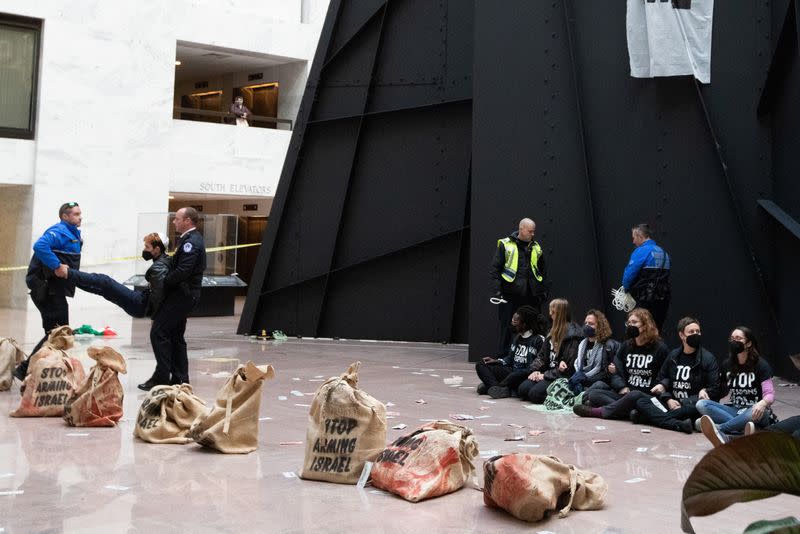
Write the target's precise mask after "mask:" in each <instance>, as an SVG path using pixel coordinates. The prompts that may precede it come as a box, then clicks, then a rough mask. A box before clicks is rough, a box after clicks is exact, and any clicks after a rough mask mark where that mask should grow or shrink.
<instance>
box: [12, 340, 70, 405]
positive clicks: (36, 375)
mask: <svg viewBox="0 0 800 534" xmlns="http://www.w3.org/2000/svg"><path fill="white" fill-rule="evenodd" d="M74 340H75V338H74V337H73V336H72V330H70V328H69V327H68V326H61V327H58V328H56V329H54V330H52V331H51V332H50V335H49V336H48V338H47V341H45V343H44V345H42V348H41V349H39V350H38V351H36V354H34V355H33V356H31V359H30V363H29V365H28V374H27V376H25V381H24V382H23V383H22V386H21V387H20V391H21V393H22V398H21V399H20V401H19V407H18V408H17V409H16V410H14V411H13V412H11V413H9V415H10V416H11V417H61V416H63V415H64V404H65V403H66V402H67V399H69V398H70V397H71V396H72V394H73V393H74V392H75V390H76V389H78V386H79V385H80V384H81V383H82V382H83V381H84V379H85V378H86V373H85V372H84V370H83V365H81V362H80V361H78V360H77V359H76V358H72V357H70V355H69V354H67V352H66V351H67V349H71V348H72V345H73V342H74Z"/></svg>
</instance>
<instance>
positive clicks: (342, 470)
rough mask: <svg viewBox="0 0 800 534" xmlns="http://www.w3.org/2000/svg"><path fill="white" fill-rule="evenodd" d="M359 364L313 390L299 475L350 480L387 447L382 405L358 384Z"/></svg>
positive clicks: (354, 481) (312, 477)
mask: <svg viewBox="0 0 800 534" xmlns="http://www.w3.org/2000/svg"><path fill="white" fill-rule="evenodd" d="M360 366H361V362H355V363H353V364H352V365H350V367H348V368H347V372H346V373H344V374H343V375H341V376H339V377H332V378H329V379H328V380H326V381H325V382H324V383H323V384H322V385H321V386H320V387H319V389H318V390H317V392H316V394H315V395H314V400H313V401H311V409H310V410H309V412H308V431H307V433H306V456H305V460H304V461H303V467H302V469H301V470H300V477H301V478H305V479H309V480H323V481H326V482H338V483H340V484H355V483H356V482H358V479H359V477H360V476H361V471H362V470H363V468H364V462H367V461H369V460H373V459H374V458H375V457H376V456H377V455H378V454H379V453H380V452H381V451H382V450H383V449H384V447H386V407H385V406H384V405H383V404H382V403H381V402H379V401H378V400H376V399H374V398H373V397H371V396H370V395H368V394H367V393H366V392H364V391H362V390H360V389H358V368H359V367H360Z"/></svg>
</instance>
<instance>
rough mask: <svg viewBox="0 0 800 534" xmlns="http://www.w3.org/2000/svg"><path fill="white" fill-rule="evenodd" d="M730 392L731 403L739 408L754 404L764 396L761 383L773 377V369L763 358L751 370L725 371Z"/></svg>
mask: <svg viewBox="0 0 800 534" xmlns="http://www.w3.org/2000/svg"><path fill="white" fill-rule="evenodd" d="M725 376H726V380H727V382H728V392H729V394H730V400H729V402H730V404H732V405H733V406H735V407H737V408H744V407H747V406H752V405H753V404H755V403H757V402H758V401H760V400H761V399H762V398H763V394H764V393H763V391H762V390H761V383H762V382H763V381H765V380H769V379H770V378H772V369H771V368H770V366H769V364H768V363H767V362H765V361H764V360H762V359H759V360H758V362H756V367H755V369H753V370H750V371H740V372H738V373H735V374H734V373H732V372H731V371H730V370H729V371H727V372H726V373H725Z"/></svg>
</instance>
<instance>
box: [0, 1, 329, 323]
mask: <svg viewBox="0 0 800 534" xmlns="http://www.w3.org/2000/svg"><path fill="white" fill-rule="evenodd" d="M313 5H314V6H316V7H315V9H317V10H319V11H320V13H321V14H319V13H318V14H316V15H315V17H316V18H313V17H312V19H311V20H315V21H316V23H315V24H304V23H301V20H300V18H301V0H291V1H290V0H266V1H265V0H227V1H211V0H171V1H170V2H168V3H167V2H162V1H160V0H140V1H138V2H127V3H126V2H111V1H103V0H86V1H82V2H65V1H63V0H37V1H36V2H30V1H29V0H3V2H2V5H0V11H1V12H4V13H10V14H15V15H22V16H27V17H35V18H39V19H42V20H43V21H44V22H43V30H42V55H41V63H40V69H41V70H40V84H39V102H38V113H37V130H36V139H35V140H34V141H33V142H20V141H16V140H9V139H0V169H6V171H4V172H0V184H20V183H22V184H31V185H28V186H23V187H22V188H21V189H15V190H14V192H13V198H14V199H15V202H16V203H17V204H18V206H17V207H16V208H15V209H16V210H17V211H16V213H5V214H3V215H2V216H0V225H3V226H5V225H6V224H7V223H9V222H11V223H13V222H16V226H15V227H14V228H15V229H14V231H13V232H11V231H4V232H3V233H0V237H2V244H3V246H4V247H5V246H9V245H13V246H14V247H19V250H20V252H19V254H18V255H19V257H18V258H16V257H15V258H14V261H15V262H19V261H23V263H27V261H28V259H29V253H28V252H27V251H29V250H30V244H31V242H32V240H34V239H36V238H38V237H39V235H41V233H42V231H44V229H46V228H47V227H48V226H49V225H51V224H53V223H55V222H57V215H56V214H57V209H58V206H59V205H60V204H61V203H63V202H66V201H77V202H79V203H80V204H81V207H82V209H83V213H84V224H83V226H82V231H83V236H84V241H85V245H84V251H83V258H84V260H83V263H84V264H87V265H92V269H93V270H96V271H98V272H105V273H107V274H109V275H111V276H113V277H114V278H116V279H118V280H119V279H126V278H127V277H128V276H130V274H132V272H133V265H132V264H128V263H125V262H116V263H106V262H105V260H106V259H107V258H115V257H120V256H129V255H134V254H138V252H139V250H140V238H141V236H139V235H137V217H138V215H139V214H140V213H146V212H166V211H167V209H168V205H167V204H168V194H169V192H170V190H173V188H176V189H175V190H181V191H193V192H206V191H202V185H201V184H204V183H209V182H210V183H223V184H231V183H233V184H245V189H247V188H248V187H250V188H251V189H253V190H257V187H263V188H264V191H266V188H267V187H270V188H271V190H272V191H274V188H275V186H276V184H277V177H278V176H279V175H280V170H281V167H282V165H283V159H284V156H285V153H286V147H287V146H288V140H289V132H283V133H282V132H281V131H275V130H261V129H247V130H245V129H237V128H233V127H225V126H222V125H211V124H203V123H192V122H188V121H179V120H173V118H172V107H173V95H174V69H175V65H174V59H175V47H176V43H177V41H179V40H182V41H190V42H195V43H204V44H209V45H215V46H222V47H229V48H235V49H240V50H251V51H255V52H259V53H264V54H273V55H280V56H286V57H292V58H298V59H302V60H305V61H308V62H309V63H310V61H311V59H312V56H313V54H314V52H315V50H316V45H317V40H318V38H319V32H320V30H321V25H322V22H323V20H324V10H325V9H327V2H314V3H313ZM304 83H305V79H304V78H303V79H302V80H301V81H298V87H300V86H302V85H303V84H304ZM7 169H13V170H12V171H7ZM212 180H213V181H212ZM237 187H241V186H240V185H239V186H237ZM6 189H7V188H3V190H4V191H3V192H5V190H6ZM265 194H266V193H265ZM272 194H274V193H272ZM12 234H13V235H12ZM11 241H13V243H11ZM15 250H16V249H15ZM15 254H17V253H16V252H15ZM5 262H6V260H3V262H2V263H3V264H5ZM8 276H9V275H6V274H0V277H6V278H7V277H8ZM4 280H5V279H2V278H0V284H3V285H0V306H25V305H28V306H30V304H29V303H28V302H27V300H26V299H25V297H24V289H23V290H20V289H19V288H17V284H16V281H17V279H14V281H9V280H5V281H4ZM2 290H5V291H2ZM104 306H107V304H105V303H104V302H103V301H102V300H100V299H99V298H97V297H94V296H91V295H85V294H80V295H79V296H78V297H76V298H75V299H74V301H73V303H72V306H71V310H72V311H71V314H72V316H73V317H75V316H76V315H80V314H81V311H82V310H83V311H85V312H88V311H89V310H93V309H96V308H98V307H104Z"/></svg>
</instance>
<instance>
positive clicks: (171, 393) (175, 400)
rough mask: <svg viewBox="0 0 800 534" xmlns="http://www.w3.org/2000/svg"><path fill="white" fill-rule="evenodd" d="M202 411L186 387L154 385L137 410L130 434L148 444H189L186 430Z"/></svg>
mask: <svg viewBox="0 0 800 534" xmlns="http://www.w3.org/2000/svg"><path fill="white" fill-rule="evenodd" d="M205 409H206V403H205V402H203V400H201V399H200V398H199V397H197V396H196V395H195V394H194V392H193V391H192V386H190V385H189V384H180V385H175V386H156V387H154V388H153V389H151V390H150V391H149V392H148V393H147V396H146V397H145V398H144V400H143V401H142V405H141V406H140V407H139V413H138V415H137V416H136V427H134V429H133V435H134V436H136V437H138V438H140V439H142V440H144V441H149V442H150V443H178V444H181V445H182V444H184V443H189V442H190V441H192V439H191V438H190V437H189V436H188V434H189V428H191V426H192V423H193V422H194V420H195V419H197V418H198V417H200V416H201V415H203V413H205Z"/></svg>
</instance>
